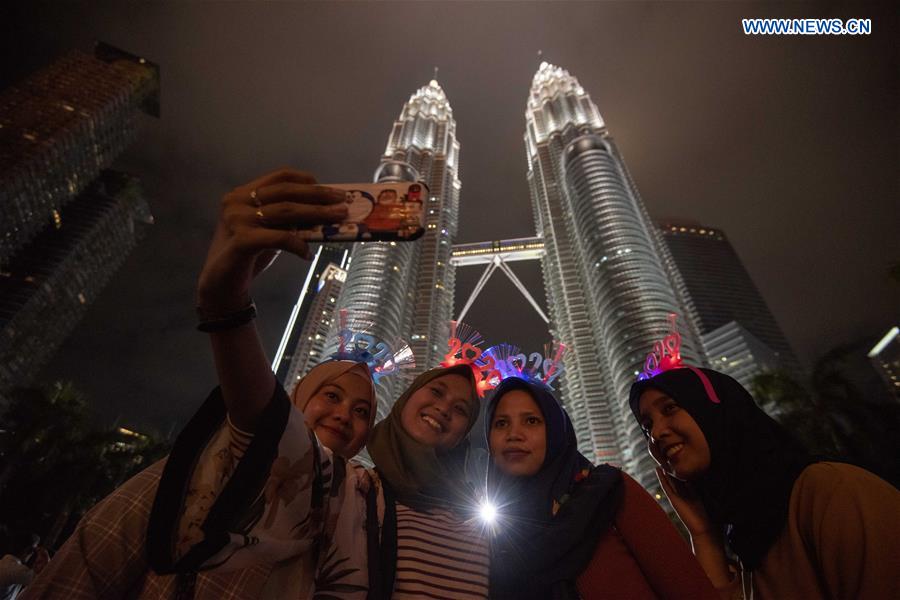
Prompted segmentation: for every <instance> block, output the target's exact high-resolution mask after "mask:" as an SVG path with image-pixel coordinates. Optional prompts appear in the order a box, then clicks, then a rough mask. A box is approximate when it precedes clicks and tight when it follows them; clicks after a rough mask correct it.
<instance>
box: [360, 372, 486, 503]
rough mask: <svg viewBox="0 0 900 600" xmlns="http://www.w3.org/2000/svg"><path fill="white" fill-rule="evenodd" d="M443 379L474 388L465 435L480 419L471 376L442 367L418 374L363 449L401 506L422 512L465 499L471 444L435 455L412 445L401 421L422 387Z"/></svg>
mask: <svg viewBox="0 0 900 600" xmlns="http://www.w3.org/2000/svg"><path fill="white" fill-rule="evenodd" d="M444 375H462V376H463V377H465V378H466V379H467V380H468V381H469V383H470V384H471V386H472V389H471V394H470V396H469V408H470V409H471V410H470V411H469V415H470V418H469V424H468V427H467V429H466V436H468V433H469V431H471V429H472V426H473V425H474V424H475V421H476V420H477V419H478V409H479V406H478V394H477V393H476V391H475V376H474V374H473V373H472V368H471V367H470V366H469V365H456V366H453V367H441V368H437V369H432V370H430V371H426V372H424V373H422V374H421V375H419V376H418V377H417V378H416V379H415V381H413V382H412V385H410V386H409V388H407V390H406V391H405V392H403V394H402V395H401V396H400V397H399V398H398V399H397V402H395V403H394V406H393V407H392V408H391V412H390V414H388V416H387V417H385V418H384V419H383V420H382V421H381V422H380V423H378V425H376V426H375V428H374V429H373V430H372V435H371V437H370V438H369V443H368V445H367V446H366V448H367V449H368V451H369V456H371V457H372V460H373V461H374V462H375V466H376V468H377V469H378V472H379V474H380V475H381V477H382V479H384V480H385V481H386V482H387V483H388V484H389V485H390V486H391V488H392V489H393V491H394V493H395V494H396V497H397V500H398V501H400V502H401V503H402V504H405V505H407V506H410V507H412V508H415V509H416V510H422V509H426V508H429V507H433V506H448V505H449V506H452V505H453V504H454V499H458V498H460V496H461V495H465V488H466V481H465V466H466V458H467V456H468V451H469V440H468V438H467V437H464V438H463V440H462V441H461V442H460V443H459V444H458V445H457V446H456V447H455V448H453V449H451V450H439V449H437V448H432V447H429V446H425V445H424V444H421V443H419V442H417V441H416V440H414V439H413V438H412V437H411V436H410V435H409V434H408V433H407V432H406V430H405V429H403V426H402V425H401V422H400V415H401V413H402V412H403V408H404V407H405V406H406V403H407V402H408V401H409V398H410V396H412V395H413V394H414V393H415V392H416V391H418V390H419V389H420V388H422V387H424V386H425V385H427V384H428V383H429V382H430V381H433V380H434V379H437V378H438V377H443V376H444Z"/></svg>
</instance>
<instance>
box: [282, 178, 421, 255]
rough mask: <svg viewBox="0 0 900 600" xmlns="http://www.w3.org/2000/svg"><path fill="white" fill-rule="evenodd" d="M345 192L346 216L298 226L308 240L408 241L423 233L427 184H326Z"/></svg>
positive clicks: (405, 182) (300, 232) (301, 233)
mask: <svg viewBox="0 0 900 600" xmlns="http://www.w3.org/2000/svg"><path fill="white" fill-rule="evenodd" d="M322 185H325V186H328V187H330V188H337V189H339V190H344V191H345V193H346V197H345V202H346V203H347V208H348V212H347V218H346V219H344V220H343V221H342V222H340V223H332V224H329V225H317V226H316V227H314V228H313V229H301V230H300V231H298V232H297V234H298V235H299V236H301V237H302V238H304V239H307V240H309V241H311V242H368V241H373V242H378V241H396V242H409V241H412V240H416V239H418V238H420V237H422V234H424V233H425V208H424V203H425V199H426V198H427V197H428V186H426V185H425V184H424V183H421V182H416V183H412V182H409V181H404V182H399V183H325V184H322Z"/></svg>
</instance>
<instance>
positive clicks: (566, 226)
mask: <svg viewBox="0 0 900 600" xmlns="http://www.w3.org/2000/svg"><path fill="white" fill-rule="evenodd" d="M525 119H526V133H525V147H526V152H527V159H528V173H527V177H528V184H529V187H530V190H531V200H532V209H533V211H534V218H535V227H536V229H537V234H538V236H540V237H542V238H543V241H544V245H545V254H544V256H543V258H542V259H541V264H542V267H543V274H544V285H545V288H546V291H547V298H548V304H549V308H550V320H551V328H552V330H551V331H552V333H553V334H554V335H555V336H556V337H557V338H559V339H561V340H562V341H564V342H566V343H567V344H568V348H569V349H568V353H567V355H566V358H565V361H566V372H565V374H564V375H563V376H562V377H561V378H560V379H561V380H562V381H561V386H560V387H561V391H562V397H563V402H564V403H565V406H566V408H567V410H568V411H569V414H570V415H571V417H572V420H573V422H574V424H575V428H576V435H577V437H578V442H579V447H580V449H581V450H582V452H583V453H584V454H585V455H586V456H589V457H591V458H592V459H593V460H594V461H595V462H610V463H614V464H620V465H622V466H623V468H624V469H625V470H626V471H628V472H629V473H632V474H633V475H635V476H636V477H637V478H639V480H640V481H641V483H643V484H644V485H646V486H650V485H653V486H654V487H655V483H653V482H654V479H653V466H654V465H653V463H652V460H651V459H650V457H649V456H648V454H647V450H646V443H645V441H644V438H643V435H642V434H641V432H640V429H639V428H638V426H637V424H636V423H635V422H634V418H633V417H632V415H631V412H630V410H629V408H628V405H627V397H628V390H629V387H630V386H631V383H632V382H633V381H634V378H635V375H636V374H637V373H638V372H640V371H641V370H642V368H643V364H644V360H645V357H646V355H647V353H648V352H649V351H650V350H651V349H652V348H653V345H654V342H656V341H657V340H659V339H661V338H662V337H663V336H664V335H665V333H666V330H667V315H668V314H669V313H673V312H674V313H679V314H681V313H682V310H681V308H680V302H681V298H680V295H679V291H678V290H677V287H678V285H677V284H678V282H677V279H676V275H675V274H673V273H672V272H671V270H670V269H668V264H667V263H668V260H669V258H668V257H667V255H666V252H665V248H664V246H662V243H661V241H660V240H659V239H658V236H657V233H656V231H655V229H654V226H653V223H652V222H651V221H650V219H649V217H648V215H647V212H646V209H645V208H644V205H643V202H642V201H641V198H640V195H639V194H638V191H637V188H636V186H635V184H634V182H633V181H632V180H631V176H630V175H629V173H628V169H627V168H626V166H625V162H624V160H623V159H622V157H621V155H620V154H619V151H618V150H617V149H616V146H615V143H614V142H613V138H612V137H611V136H610V134H609V131H608V129H607V127H606V125H605V123H604V122H603V119H602V117H601V116H600V113H599V111H598V110H597V107H596V105H595V104H594V103H593V102H592V101H591V98H590V96H589V95H588V94H587V92H585V91H584V89H583V88H582V87H581V85H579V83H578V80H577V79H575V77H573V76H571V75H570V74H569V73H568V72H567V71H565V70H563V69H561V68H559V67H556V66H553V65H550V64H547V63H542V64H541V66H540V68H539V69H538V71H537V73H536V74H535V76H534V80H533V82H532V86H531V93H530V94H529V96H528V104H527V109H526V111H525ZM681 325H682V329H681V332H682V335H683V336H684V340H683V344H682V355H683V356H684V358H685V360H686V361H690V362H693V364H700V360H699V359H700V356H701V355H700V353H699V352H698V351H697V348H698V343H697V342H696V335H695V331H694V329H693V326H692V324H691V323H690V322H689V320H688V319H682V323H681Z"/></svg>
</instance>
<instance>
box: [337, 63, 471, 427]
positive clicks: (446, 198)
mask: <svg viewBox="0 0 900 600" xmlns="http://www.w3.org/2000/svg"><path fill="white" fill-rule="evenodd" d="M458 161H459V142H458V141H457V140H456V121H454V119H453V110H452V109H451V107H450V102H449V101H448V100H447V96H446V94H445V93H444V90H443V89H441V86H440V85H439V84H438V82H437V81H434V80H432V81H431V82H429V83H428V85H426V86H424V87H422V88H420V89H418V90H417V91H416V92H415V93H413V94H412V96H410V98H409V101H408V102H406V104H404V105H403V108H402V110H401V111H400V116H399V118H398V119H397V120H396V121H395V122H394V125H393V127H392V129H391V133H390V135H389V137H388V142H387V146H386V148H385V151H384V155H383V156H382V158H381V164H380V165H379V166H378V168H377V169H376V171H375V177H374V180H375V181H376V182H388V181H423V182H425V184H427V185H428V189H429V192H430V193H429V196H428V199H427V201H426V203H425V217H426V225H425V234H424V235H423V236H422V237H421V238H419V239H418V240H416V241H415V242H359V243H357V244H355V245H354V247H353V251H352V253H351V259H350V264H349V267H348V268H347V280H346V282H344V285H343V288H342V290H341V295H340V300H339V302H338V308H339V309H344V308H346V309H348V311H349V314H350V315H351V319H353V320H354V321H356V322H359V323H365V324H366V325H367V328H368V330H369V332H370V333H372V334H374V335H377V336H378V337H381V338H382V339H384V340H386V341H388V342H390V343H393V342H395V341H396V340H398V339H404V340H405V341H406V342H408V343H409V345H410V346H411V348H412V350H413V353H414V354H415V360H416V368H415V369H413V370H409V371H405V372H403V373H402V374H399V375H395V376H392V377H385V378H382V379H381V380H380V381H379V383H378V386H377V387H378V415H377V417H378V418H382V417H384V416H385V415H386V414H387V412H388V411H389V410H390V407H391V406H392V404H393V401H394V399H396V397H397V395H398V394H399V392H400V391H401V390H403V389H404V388H405V387H406V385H407V384H408V383H409V382H410V381H411V380H412V378H413V377H415V376H416V375H417V374H419V373H421V372H422V371H424V370H426V369H428V368H431V367H434V366H436V365H437V364H438V363H439V362H440V360H441V359H442V358H443V355H444V354H445V353H446V351H447V350H446V347H447V337H448V334H449V321H450V319H452V318H453V316H452V311H453V288H454V283H455V272H454V268H453V267H452V266H451V264H450V251H451V247H452V245H453V239H454V238H455V237H456V230H457V224H458V216H459V192H460V181H459V177H458V176H457V165H458ZM335 333H336V325H335V326H333V328H332V332H331V335H330V336H329V340H330V342H329V345H328V346H327V347H326V348H325V350H324V353H325V354H329V353H331V352H333V351H334V350H335V349H336V347H337V345H336V343H335V342H334V341H333V340H334V334H335Z"/></svg>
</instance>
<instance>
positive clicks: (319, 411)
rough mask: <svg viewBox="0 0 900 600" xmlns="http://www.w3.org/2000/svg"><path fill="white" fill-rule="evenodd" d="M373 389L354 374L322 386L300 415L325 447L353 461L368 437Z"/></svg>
mask: <svg viewBox="0 0 900 600" xmlns="http://www.w3.org/2000/svg"><path fill="white" fill-rule="evenodd" d="M371 394H372V388H371V386H370V385H369V382H368V381H366V380H365V379H364V378H362V377H360V376H359V375H356V374H354V373H344V374H343V375H341V376H340V377H337V378H336V379H334V380H332V381H330V382H328V383H325V384H324V385H322V387H320V388H319V389H318V390H317V391H316V393H315V394H313V396H312V397H311V398H310V399H309V403H308V404H307V405H306V408H305V409H303V416H304V417H305V419H306V423H307V425H308V426H309V427H310V428H311V429H312V430H313V432H315V434H316V437H318V438H319V441H321V442H322V444H323V445H324V446H325V447H326V448H330V449H331V451H332V452H334V453H335V454H337V455H338V456H343V457H344V458H352V457H353V456H355V455H356V453H357V452H359V451H360V449H362V447H363V445H364V444H365V443H366V439H367V438H368V437H369V427H370V426H369V423H370V417H371V412H372V403H371Z"/></svg>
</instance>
